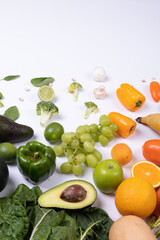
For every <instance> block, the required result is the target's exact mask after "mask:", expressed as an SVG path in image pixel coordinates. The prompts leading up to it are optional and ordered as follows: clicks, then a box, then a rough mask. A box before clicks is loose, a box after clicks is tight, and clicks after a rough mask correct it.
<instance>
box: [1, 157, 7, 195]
mask: <svg viewBox="0 0 160 240" xmlns="http://www.w3.org/2000/svg"><path fill="white" fill-rule="evenodd" d="M8 178H9V171H8V166H7V164H6V162H5V161H4V160H3V159H0V192H1V191H2V190H3V189H4V188H5V187H6V185H7V182H8Z"/></svg>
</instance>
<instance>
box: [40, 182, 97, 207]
mask: <svg viewBox="0 0 160 240" xmlns="http://www.w3.org/2000/svg"><path fill="white" fill-rule="evenodd" d="M73 184H79V185H81V186H82V187H83V188H84V189H85V190H86V192H87V193H86V198H85V199H83V200H82V201H80V202H76V203H73V202H72V203H70V202H66V201H64V200H62V199H61V198H60V196H61V194H62V192H63V191H64V190H65V189H66V188H67V187H69V186H71V185H73ZM96 198H97V192H96V189H95V188H94V186H93V185H92V184H91V183H89V182H86V181H83V180H71V181H67V182H65V183H62V184H60V185H58V186H56V187H54V188H52V189H50V190H48V191H46V192H44V193H43V194H42V195H41V196H40V197H39V198H38V203H39V205H40V206H41V207H56V208H65V209H80V208H84V207H87V206H89V205H92V204H93V203H94V202H95V200H96Z"/></svg>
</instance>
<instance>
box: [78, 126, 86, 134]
mask: <svg viewBox="0 0 160 240" xmlns="http://www.w3.org/2000/svg"><path fill="white" fill-rule="evenodd" d="M76 133H77V134H78V135H79V136H81V135H82V134H84V133H86V130H85V127H84V126H83V125H80V126H78V127H77V129H76Z"/></svg>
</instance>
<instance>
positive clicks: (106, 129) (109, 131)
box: [101, 126, 113, 137]
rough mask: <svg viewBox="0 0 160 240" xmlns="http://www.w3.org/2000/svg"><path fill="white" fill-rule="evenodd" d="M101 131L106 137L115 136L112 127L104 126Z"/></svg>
mask: <svg viewBox="0 0 160 240" xmlns="http://www.w3.org/2000/svg"><path fill="white" fill-rule="evenodd" d="M101 133H102V134H103V135H104V136H105V137H112V136H113V131H112V129H111V128H110V127H108V126H103V127H102V129H101Z"/></svg>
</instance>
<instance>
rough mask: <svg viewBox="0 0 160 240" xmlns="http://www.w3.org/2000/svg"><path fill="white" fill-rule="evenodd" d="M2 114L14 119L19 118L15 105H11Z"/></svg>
mask: <svg viewBox="0 0 160 240" xmlns="http://www.w3.org/2000/svg"><path fill="white" fill-rule="evenodd" d="M3 115H4V116H6V117H8V118H10V119H12V120H13V121H15V120H16V119H17V118H19V110H18V108H17V107H16V106H12V107H9V108H8V109H7V110H6V111H5V112H4V114H3Z"/></svg>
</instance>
